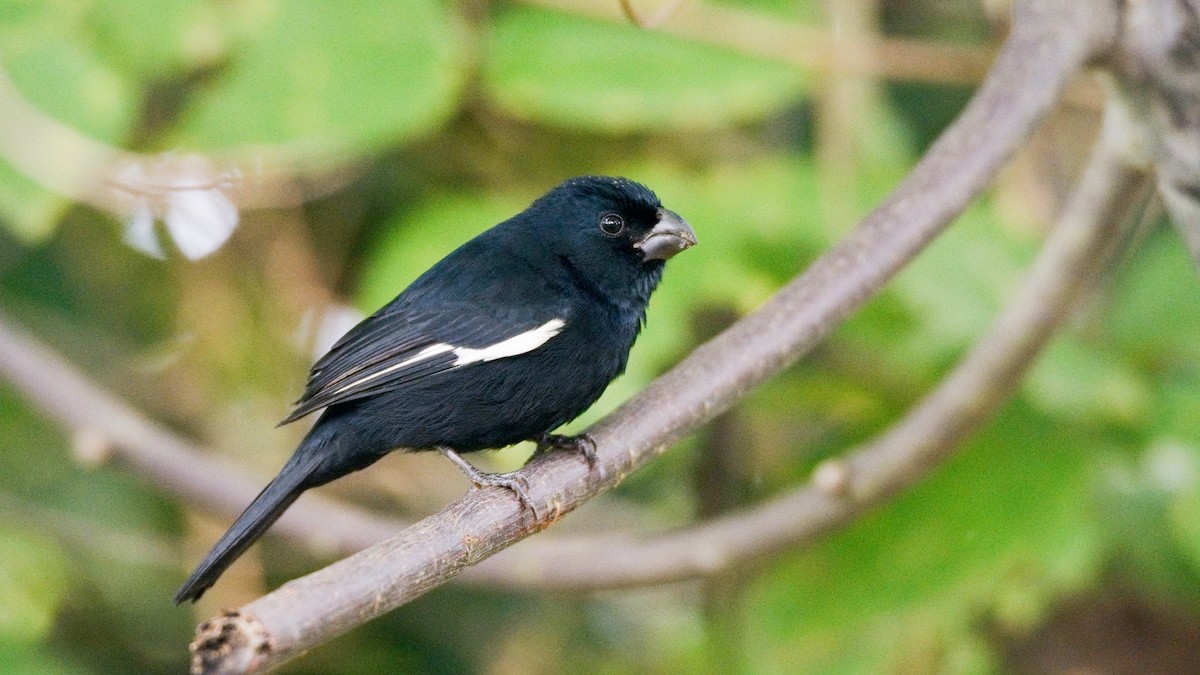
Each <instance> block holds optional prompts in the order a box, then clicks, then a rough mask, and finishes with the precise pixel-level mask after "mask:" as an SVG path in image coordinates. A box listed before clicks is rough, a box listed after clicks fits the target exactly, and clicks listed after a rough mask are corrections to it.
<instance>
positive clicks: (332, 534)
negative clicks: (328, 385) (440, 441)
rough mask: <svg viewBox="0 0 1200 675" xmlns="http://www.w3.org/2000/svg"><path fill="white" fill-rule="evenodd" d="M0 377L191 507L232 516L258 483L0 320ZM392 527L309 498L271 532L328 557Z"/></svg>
mask: <svg viewBox="0 0 1200 675" xmlns="http://www.w3.org/2000/svg"><path fill="white" fill-rule="evenodd" d="M0 377H3V378H4V379H5V380H7V381H9V382H10V383H12V384H13V385H14V386H16V387H17V388H18V389H19V390H20V391H21V393H23V394H24V395H25V396H26V397H27V398H28V399H30V401H31V402H32V403H33V404H34V405H35V406H37V408H38V409H39V410H41V411H42V412H44V413H46V414H48V415H49V416H50V417H52V418H54V419H55V420H57V421H58V422H59V423H61V424H63V425H64V426H66V427H67V428H69V429H72V430H73V431H74V432H76V434H78V433H80V432H90V433H93V434H95V435H96V436H98V437H99V438H101V439H103V440H104V441H106V442H107V443H109V444H111V446H112V447H111V449H110V452H111V456H112V457H113V458H114V460H116V461H118V462H120V463H122V464H124V465H125V466H127V467H129V469H131V470H132V471H134V472H136V473H138V474H139V475H141V476H143V477H145V478H146V479H148V480H149V481H150V482H151V483H152V484H153V485H154V486H155V487H157V488H159V489H161V490H165V491H167V492H169V493H171V494H175V495H178V496H180V497H182V498H184V499H186V500H187V501H188V502H191V503H193V504H196V505H198V506H201V507H204V508H207V509H210V510H213V511H216V512H218V513H222V514H225V515H229V516H232V515H236V514H238V513H240V512H241V510H242V509H243V508H245V506H246V504H248V503H250V500H252V499H253V498H254V496H255V495H257V494H258V491H259V489H261V485H258V484H256V483H254V482H252V481H250V480H248V479H247V478H245V475H244V473H245V472H238V471H237V470H235V469H234V468H233V467H232V466H228V465H225V464H224V463H223V462H221V461H219V460H216V459H214V458H213V457H211V456H210V455H206V454H205V453H204V451H203V450H202V449H201V448H200V447H199V446H197V445H195V444H193V443H189V442H188V441H185V440H183V439H182V438H180V437H179V436H178V435H176V434H173V433H171V432H170V431H168V430H167V429H164V428H163V427H162V426H160V425H158V424H156V423H154V422H152V421H151V420H149V419H147V418H146V417H145V416H144V415H142V414H141V413H139V412H138V411H136V410H134V409H133V408H131V407H130V406H129V405H128V404H126V403H124V402H123V401H121V400H120V399H118V398H116V397H114V396H112V395H111V394H109V393H108V392H106V391H104V390H103V389H101V388H100V387H98V386H97V385H95V384H94V383H93V382H91V380H89V379H88V378H87V377H86V376H85V375H84V374H82V373H81V372H79V370H78V369H77V368H75V367H74V366H72V365H71V364H70V363H68V362H67V361H66V360H65V359H63V358H62V357H61V356H59V355H57V354H55V353H54V352H52V351H51V350H49V349H48V348H46V347H45V346H44V345H42V344H40V343H39V342H38V341H37V340H35V339H34V338H32V337H30V336H28V335H26V334H25V333H24V332H23V331H21V330H19V329H17V328H15V327H14V326H12V325H9V324H8V323H7V322H6V320H5V318H4V317H3V315H0ZM396 529H397V523H396V522H394V521H387V520H385V519H382V518H375V517H372V516H369V515H367V514H366V513H364V512H362V511H359V510H356V509H350V508H347V507H345V506H341V505H339V504H336V503H335V502H332V501H329V500H327V499H321V498H319V497H314V498H313V499H306V500H305V501H304V502H303V503H300V504H296V505H294V506H293V507H292V508H291V509H289V510H288V512H287V513H285V514H284V515H283V517H282V518H281V519H280V520H279V522H278V523H276V524H275V526H274V531H276V532H278V533H280V534H284V535H285V536H288V537H291V538H294V539H298V540H303V541H305V542H306V543H307V544H308V545H309V547H310V548H311V549H313V550H314V551H317V552H321V551H323V552H324V553H326V554H343V555H345V554H349V553H352V552H354V551H358V550H360V549H362V548H363V547H364V546H368V545H370V544H372V543H375V542H377V541H379V540H381V539H383V538H385V537H388V536H391V535H392V534H394V533H395V532H396Z"/></svg>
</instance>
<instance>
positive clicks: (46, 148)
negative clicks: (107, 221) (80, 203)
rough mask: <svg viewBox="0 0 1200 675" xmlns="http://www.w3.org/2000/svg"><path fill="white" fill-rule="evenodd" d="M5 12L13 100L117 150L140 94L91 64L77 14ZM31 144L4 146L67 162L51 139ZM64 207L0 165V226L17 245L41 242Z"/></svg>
mask: <svg viewBox="0 0 1200 675" xmlns="http://www.w3.org/2000/svg"><path fill="white" fill-rule="evenodd" d="M6 9H7V10H8V11H7V13H5V12H0V45H2V47H0V59H2V63H0V67H3V68H4V69H5V70H6V71H7V74H8V75H9V76H10V77H11V79H12V81H13V84H14V85H15V86H16V89H17V90H18V91H19V92H20V94H21V96H23V97H24V98H25V99H26V100H27V101H28V103H30V104H31V105H33V106H34V107H36V108H37V109H39V110H40V111H41V113H42V114H44V115H46V116H47V117H50V118H53V119H54V120H56V121H58V122H61V123H62V124H65V125H67V126H69V127H72V128H74V129H76V130H78V131H80V132H82V133H84V134H85V135H87V136H90V137H91V138H93V139H96V140H99V141H102V142H105V143H109V144H116V145H119V144H120V143H121V142H122V141H123V140H124V139H125V137H126V135H127V134H128V133H129V131H130V129H131V128H132V126H133V124H134V122H135V120H136V116H137V104H138V96H139V94H140V92H139V91H138V90H137V88H136V87H135V86H133V85H132V84H131V83H130V82H128V81H127V80H125V79H123V78H122V77H121V76H119V75H118V74H117V73H116V72H114V71H113V70H112V69H111V68H109V67H108V66H107V65H106V64H105V63H104V62H103V60H102V59H101V58H100V57H99V56H97V54H96V53H95V51H94V49H93V47H94V43H93V40H92V39H91V36H89V35H88V34H87V32H86V31H85V30H84V28H83V27H82V26H81V22H80V21H79V16H78V14H79V7H78V6H76V5H74V4H72V3H62V4H59V3H50V2H42V3H39V2H25V3H16V4H14V5H12V6H9V7H7V8H6ZM8 133H13V130H11V129H10V130H9V131H8ZM36 140H37V141H38V142H39V143H41V144H43V145H41V146H39V147H37V148H28V147H26V148H21V147H20V144H19V143H17V142H14V143H9V144H8V145H9V147H14V146H15V147H17V148H18V149H17V151H18V152H39V153H46V152H58V153H59V154H60V155H63V157H62V159H63V161H68V162H69V161H71V160H72V159H74V158H73V156H71V155H69V154H66V153H63V152H61V151H58V150H57V149H56V146H55V144H54V140H55V139H51V138H44V139H36ZM27 145H28V144H27ZM69 206H70V201H69V200H68V199H66V198H65V197H63V196H61V195H58V194H57V193H54V192H51V191H49V190H47V189H45V188H43V187H42V186H41V185H40V184H38V183H35V182H34V181H33V180H32V179H30V178H28V177H26V176H25V175H23V174H20V173H18V172H17V171H16V170H15V169H14V168H13V167H12V166H10V165H9V164H7V163H5V162H4V161H0V225H2V226H4V227H5V228H6V229H8V230H9V231H10V232H12V233H13V234H14V235H15V236H16V237H17V238H18V239H20V240H22V241H25V242H27V243H36V242H39V241H42V240H44V239H45V238H47V237H49V236H50V235H51V234H53V233H54V231H55V229H56V228H57V225H58V221H59V220H60V219H61V217H62V215H63V213H64V212H65V211H66V210H67V208H69Z"/></svg>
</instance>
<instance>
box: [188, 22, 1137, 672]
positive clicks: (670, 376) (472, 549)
mask: <svg viewBox="0 0 1200 675" xmlns="http://www.w3.org/2000/svg"><path fill="white" fill-rule="evenodd" d="M1115 34H1116V21H1115V12H1114V8H1113V7H1112V6H1109V5H1105V6H1103V7H1097V6H1096V5H1095V4H1094V3H1092V2H1088V1H1087V0H1043V1H1041V2H1037V1H1035V0H1030V1H1029V2H1026V3H1022V4H1020V5H1019V7H1018V11H1017V16H1016V22H1015V24H1014V30H1013V33H1012V35H1011V36H1010V38H1009V40H1008V41H1007V42H1006V44H1005V46H1004V48H1003V50H1002V51H1001V53H1000V55H999V57H998V59H997V62H996V65H995V67H994V68H993V71H992V73H991V74H990V75H989V76H988V78H987V80H986V81H985V82H984V84H983V86H982V87H981V89H980V91H979V92H978V93H977V94H976V96H975V97H974V98H973V99H972V101H971V103H970V104H969V105H968V106H967V108H966V110H965V111H964V112H963V114H962V116H961V117H960V118H959V120H957V121H956V122H955V123H954V124H953V125H952V126H951V127H950V128H949V129H948V130H947V131H946V132H945V133H944V134H943V136H942V137H941V138H940V139H939V140H938V142H937V143H935V144H934V145H933V147H932V148H931V149H930V150H929V152H928V153H927V154H926V156H925V157H924V158H923V159H922V160H921V162H920V163H918V165H917V166H916V167H915V168H914V170H913V171H912V173H911V174H910V175H909V176H908V177H907V178H906V179H905V180H904V182H903V183H901V185H900V186H899V187H897V189H896V190H895V191H894V192H893V193H892V195H891V196H890V197H889V198H888V199H887V200H886V201H885V202H884V203H883V204H882V205H881V206H880V207H879V208H878V209H876V210H875V211H874V212H873V213H872V214H871V215H870V216H868V217H867V219H866V220H865V221H864V222H863V223H862V224H861V225H860V226H859V227H858V228H857V229H856V230H855V231H854V232H852V233H851V234H850V235H849V236H848V237H846V238H845V239H844V240H843V241H842V242H841V243H840V244H839V245H838V246H836V247H835V248H834V249H833V250H832V251H830V252H829V253H828V254H826V255H825V256H823V257H822V258H821V259H820V260H818V261H817V262H816V263H815V264H814V265H813V266H812V267H811V268H809V270H808V271H807V272H805V273H804V274H803V275H802V276H801V277H800V278H799V279H797V280H795V281H793V282H791V283H790V284H788V285H787V286H785V287H784V288H783V289H782V290H781V291H780V292H779V293H778V294H776V296H775V297H773V298H772V299H771V300H770V301H769V302H767V303H766V304H765V305H764V306H763V307H762V308H760V309H759V310H757V311H756V312H754V313H752V314H750V315H749V316H747V317H745V318H744V319H742V320H741V321H739V322H738V323H737V324H735V325H734V326H732V327H731V328H730V329H729V330H727V331H725V332H724V333H722V334H721V335H719V336H718V337H716V338H715V339H713V340H712V341H710V342H708V343H707V344H705V345H702V346H701V347H700V348H698V349H697V350H696V351H695V352H693V354H692V355H691V356H689V357H688V358H687V359H685V360H684V361H683V362H682V363H681V364H679V366H677V367H676V368H675V369H673V370H672V371H670V372H668V373H667V374H666V375H664V376H663V377H661V378H660V379H658V380H657V381H655V382H654V383H652V384H651V385H650V386H649V387H648V388H647V389H646V390H645V391H644V392H643V393H642V394H640V395H639V396H637V397H635V398H634V399H632V400H631V401H629V402H628V403H626V404H625V405H623V406H622V407H621V408H619V409H618V410H617V411H616V412H614V413H613V414H612V415H610V416H609V417H607V418H605V419H604V420H602V421H601V422H600V423H598V424H597V425H596V426H595V427H593V428H592V430H591V431H590V433H591V434H592V436H593V438H594V439H595V440H596V451H597V455H598V461H599V463H600V464H601V465H602V467H603V469H604V471H603V472H600V471H595V472H589V471H588V470H587V467H585V466H584V464H583V463H582V462H579V461H578V458H576V457H568V456H563V455H557V456H555V455H553V454H551V455H546V456H543V457H540V458H538V459H536V460H535V461H533V462H532V463H531V464H530V465H529V466H528V467H527V468H526V469H525V470H524V471H523V474H524V475H525V477H526V478H527V479H528V482H529V495H530V497H531V499H532V500H533V501H535V502H537V503H538V504H539V505H540V506H542V507H543V508H542V509H540V510H542V511H544V512H550V513H553V514H555V515H554V518H557V517H558V516H559V515H562V514H564V513H567V512H569V511H571V510H572V509H574V508H576V507H577V506H578V505H579V504H581V503H582V502H583V501H584V500H586V499H588V498H590V497H592V496H594V495H596V494H598V493H600V492H602V491H604V490H606V489H609V488H611V487H612V486H613V485H615V484H616V483H617V482H619V481H620V480H621V479H623V478H624V477H625V476H626V475H628V474H629V473H630V472H632V471H634V470H636V469H637V468H638V467H640V466H641V465H643V464H645V463H646V462H648V461H650V460H651V459H653V458H654V457H655V456H657V455H658V454H660V453H661V452H663V451H664V450H665V448H666V446H667V445H668V444H670V443H672V442H674V441H676V440H678V439H679V438H680V437H682V436H683V435H684V434H685V433H687V432H688V431H689V430H691V429H693V428H695V427H696V426H698V425H700V424H702V423H703V422H705V421H707V420H708V419H711V418H712V417H713V416H715V415H717V414H719V413H720V412H722V411H724V410H725V409H727V408H728V407H729V406H731V405H732V404H733V403H735V402H736V401H737V400H738V399H740V398H741V397H742V396H744V395H745V394H746V393H747V392H749V391H750V390H751V389H752V388H754V387H755V386H757V385H758V384H759V383H761V382H762V381H763V380H764V379H766V378H767V377H769V376H771V375H773V374H774V373H776V372H778V371H779V370H781V369H783V368H785V367H786V366H788V365H790V364H791V363H793V362H794V361H795V360H796V359H798V358H799V357H800V356H801V355H802V354H803V353H804V352H805V351H806V350H808V349H810V348H811V347H812V346H813V345H815V344H816V343H817V342H818V341H819V340H821V339H822V338H824V337H825V336H826V335H828V334H829V332H830V331H832V330H833V329H834V327H836V326H837V325H838V324H839V323H840V322H841V321H842V320H843V319H845V318H846V317H847V316H848V315H849V314H850V313H851V312H852V311H854V310H855V309H857V308H858V307H860V306H861V305H862V304H863V303H864V302H865V301H866V300H867V299H868V298H869V297H871V296H872V295H873V294H874V293H875V292H877V291H878V289H879V288H880V287H881V286H882V285H883V284H884V283H885V282H886V281H887V280H888V279H889V278H890V277H891V276H892V275H893V274H895V272H896V271H897V270H898V269H899V268H900V267H902V266H903V265H904V264H905V263H906V262H907V261H908V260H910V259H911V258H912V257H913V256H914V255H915V254H916V253H917V252H918V251H920V250H921V248H922V247H924V246H925V244H927V243H928V242H929V240H930V239H932V238H933V237H934V236H935V235H936V234H937V233H938V232H939V231H940V230H941V229H942V228H943V227H944V226H945V225H946V224H947V223H948V222H949V221H950V220H951V219H952V218H953V217H954V216H956V215H957V214H958V213H959V212H961V210H962V209H963V208H964V207H965V205H966V204H967V202H968V201H969V200H970V199H971V198H972V197H973V196H974V195H975V194H977V193H978V192H979V191H980V190H981V189H982V188H983V186H984V185H985V184H986V183H987V181H988V180H990V178H991V177H992V176H993V175H994V173H995V172H996V171H997V170H998V168H999V167H1000V165H1001V164H1002V163H1003V162H1004V161H1005V160H1006V159H1007V158H1008V157H1009V156H1010V155H1011V153H1012V152H1013V151H1015V149H1016V148H1017V147H1018V146H1019V145H1020V144H1021V143H1022V142H1023V140H1024V139H1025V138H1026V137H1027V136H1028V135H1029V134H1030V133H1031V131H1032V129H1033V128H1034V126H1035V125H1036V124H1037V123H1038V122H1039V121H1040V120H1041V118H1042V117H1043V116H1044V115H1045V113H1046V112H1047V111H1048V110H1050V108H1051V107H1052V105H1053V103H1054V101H1055V100H1056V99H1057V97H1058V96H1059V95H1060V94H1061V92H1062V90H1063V88H1064V87H1065V86H1066V82H1067V79H1068V78H1069V77H1070V76H1071V75H1073V74H1074V73H1075V72H1077V70H1078V69H1079V68H1080V67H1081V66H1082V65H1083V64H1084V63H1086V62H1087V61H1088V60H1089V59H1090V58H1092V57H1094V56H1095V55H1097V54H1099V53H1102V52H1103V51H1104V50H1106V49H1107V48H1108V47H1109V46H1110V45H1111V43H1112V41H1113V39H1114V38H1115ZM954 391H955V392H956V393H959V392H958V390H957V388H955V389H954ZM648 411H651V412H648ZM924 422H925V421H924V420H922V419H918V424H916V426H917V427H919V426H920V424H922V423H924ZM913 426H914V425H908V426H906V427H902V428H901V429H900V432H899V433H913V432H914V431H915V430H916V429H914V428H913ZM881 459H883V460H889V461H890V460H891V459H893V458H892V457H890V456H888V455H884V456H883V457H882V458H881ZM859 468H860V467H852V469H851V470H850V471H849V473H848V478H849V479H850V482H849V484H848V485H847V488H848V489H850V490H851V492H850V494H859V493H860V492H862V495H860V496H865V497H870V496H871V495H872V494H873V493H872V490H874V489H876V488H874V487H873V486H872V485H871V484H869V483H863V482H862V481H861V479H860V476H863V475H869V474H864V473H863V472H861V471H859V470H858V469H859ZM601 475H604V476H607V478H605V479H601V478H600V476H601ZM525 515H526V514H525V513H524V511H523V509H522V508H521V507H520V506H519V505H518V504H517V502H516V501H515V500H513V499H512V498H511V495H509V494H507V493H506V492H505V491H502V490H476V491H473V492H471V493H469V494H468V495H466V496H465V497H463V498H461V499H459V500H458V501H456V502H454V503H453V504H451V505H449V506H448V507H447V508H446V509H444V510H443V511H441V512H440V513H437V514H435V515H433V516H430V517H428V518H426V519H424V520H422V521H420V522H419V523H416V524H415V525H413V526H412V527H410V528H408V529H407V530H405V531H404V532H402V533H400V534H399V535H398V536H396V537H394V538H392V539H389V540H387V541H385V542H382V543H380V544H377V545H375V546H372V547H371V548H369V549H367V550H365V551H362V552H360V553H358V554H356V555H354V556H351V557H349V558H346V559H344V560H341V561H339V562H337V563H334V564H332V565H330V566H329V567H326V568H325V569H323V570H320V571H318V572H315V573H313V574H311V575H308V576H306V577H303V578H300V579H297V580H295V581H292V582H290V583H288V584H285V585H284V586H283V587H281V588H280V589H278V590H277V591H275V592H273V593H270V594H268V595H266V596H264V597H262V598H260V599H258V600H256V601H254V602H252V603H250V604H248V605H246V606H245V607H243V608H242V609H241V610H239V611H236V612H231V613H228V614H226V615H225V616H222V617H219V618H218V619H215V620H214V621H211V622H206V623H205V624H203V625H202V626H201V627H200V629H199V634H198V637H197V640H196V642H194V643H193V650H194V651H195V657H196V661H195V663H194V664H193V667H194V669H196V670H197V671H199V672H243V671H246V670H258V669H262V668H268V667H272V666H275V665H278V664H280V663H282V662H284V661H286V660H288V659H290V658H292V657H293V656H296V655H297V654H299V653H300V652H302V651H304V650H305V649H308V648H310V647H312V646H314V645H316V644H319V643H321V642H323V641H325V640H328V639H331V638H332V637H335V636H337V635H339V634H341V633H343V632H345V631H347V630H349V629H350V628H353V627H354V626H357V625H359V624H361V623H363V622H365V621H367V620H369V619H371V618H373V617H375V616H378V615H380V614H382V613H384V612H386V611H388V610H390V609H393V608H395V607H397V606H399V605H401V604H404V603H405V602H408V601H410V600H412V599H413V598H415V597H417V596H419V595H421V594H422V593H424V592H426V591H428V590H430V589H431V588H434V587H436V586H438V585H440V584H442V583H444V582H445V581H447V580H448V579H450V578H451V577H453V576H455V575H457V574H458V573H459V572H461V571H462V570H464V569H465V568H467V567H470V566H472V565H475V564H477V563H479V562H480V561H482V560H484V559H486V558H488V557H490V556H491V555H493V554H494V553H496V552H498V551H500V550H501V549H503V548H505V547H507V546H509V545H511V544H513V543H515V542H516V541H519V540H520V539H523V538H525V537H527V536H528V535H530V534H532V533H533V532H536V531H538V530H541V529H544V528H545V527H547V526H549V524H551V522H552V521H553V519H554V518H552V519H551V521H550V522H540V523H530V522H528V521H527V520H526V518H525Z"/></svg>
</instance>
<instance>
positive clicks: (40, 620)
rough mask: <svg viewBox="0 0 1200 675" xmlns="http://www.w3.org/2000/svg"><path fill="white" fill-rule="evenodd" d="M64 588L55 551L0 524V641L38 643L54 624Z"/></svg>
mask: <svg viewBox="0 0 1200 675" xmlns="http://www.w3.org/2000/svg"><path fill="white" fill-rule="evenodd" d="M68 585H69V583H68V577H67V569H66V563H65V561H64V560H63V558H62V556H61V554H60V553H59V552H58V549H57V547H55V546H54V545H53V544H51V543H49V542H47V541H45V540H43V539H41V538H39V537H36V536H34V535H32V534H29V533H28V532H25V531H22V530H16V529H12V528H11V527H9V526H7V525H5V524H3V523H0V641H3V642H8V643H18V644H20V643H31V642H34V641H37V640H39V639H41V638H42V637H43V636H44V635H45V634H46V632H47V631H49V630H50V627H51V625H52V624H53V623H54V617H55V615H56V614H57V613H58V606H59V603H60V602H61V601H62V599H63V598H64V597H65V596H66V592H67V588H68Z"/></svg>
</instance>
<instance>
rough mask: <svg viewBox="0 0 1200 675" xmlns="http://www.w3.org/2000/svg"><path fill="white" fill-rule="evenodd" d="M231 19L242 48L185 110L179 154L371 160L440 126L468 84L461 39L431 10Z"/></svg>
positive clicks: (446, 13)
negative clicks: (261, 148) (353, 155)
mask: <svg viewBox="0 0 1200 675" xmlns="http://www.w3.org/2000/svg"><path fill="white" fill-rule="evenodd" d="M230 12H231V13H230V16H229V17H227V20H228V21H230V22H232V23H235V24H237V25H238V26H239V27H240V30H241V31H242V32H243V34H244V35H245V38H244V39H243V40H242V42H241V43H240V44H239V45H238V47H237V48H235V49H234V51H233V53H232V55H231V58H230V62H229V64H228V66H227V67H226V68H225V69H223V70H222V71H221V72H220V73H219V74H218V76H217V78H216V80H215V81H214V82H213V83H212V85H211V87H210V88H209V89H208V90H207V91H205V92H204V93H203V95H201V96H200V97H198V99H197V100H196V104H195V105H194V106H193V107H192V108H191V109H190V110H189V112H188V114H187V116H186V118H185V119H184V121H183V123H182V125H181V127H180V129H179V138H178V139H177V140H178V141H179V142H180V143H183V144H189V145H196V146H199V147H200V148H202V149H206V150H225V149H232V148H239V147H241V146H246V145H271V144H297V145H299V149H302V150H306V151H319V152H361V151H366V150H374V149H377V148H381V147H385V146H388V145H393V144H396V143H398V142H400V141H404V140H407V139H410V138H412V137H414V136H416V135H419V134H422V133H425V132H427V131H429V130H430V129H432V128H433V127H435V126H436V125H438V124H440V123H441V122H442V121H444V120H445V119H446V118H447V117H448V116H449V115H450V113H451V112H452V110H453V108H454V106H455V104H456V102H457V99H458V94H459V91H460V90H461V88H462V84H463V82H464V79H465V54H464V49H463V44H462V40H461V39H460V38H461V35H462V32H463V30H462V28H461V26H460V25H459V24H458V22H457V21H456V19H455V17H454V15H453V14H452V13H451V12H450V10H449V9H448V8H447V7H446V6H444V5H443V4H441V3H439V2H436V1H435V0H410V1H409V2H403V3H382V2H381V3H361V2H358V3H343V2H336V1H334V0H320V1H310V2H258V3H242V4H240V5H235V6H233V7H232V8H231V10H230Z"/></svg>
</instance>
